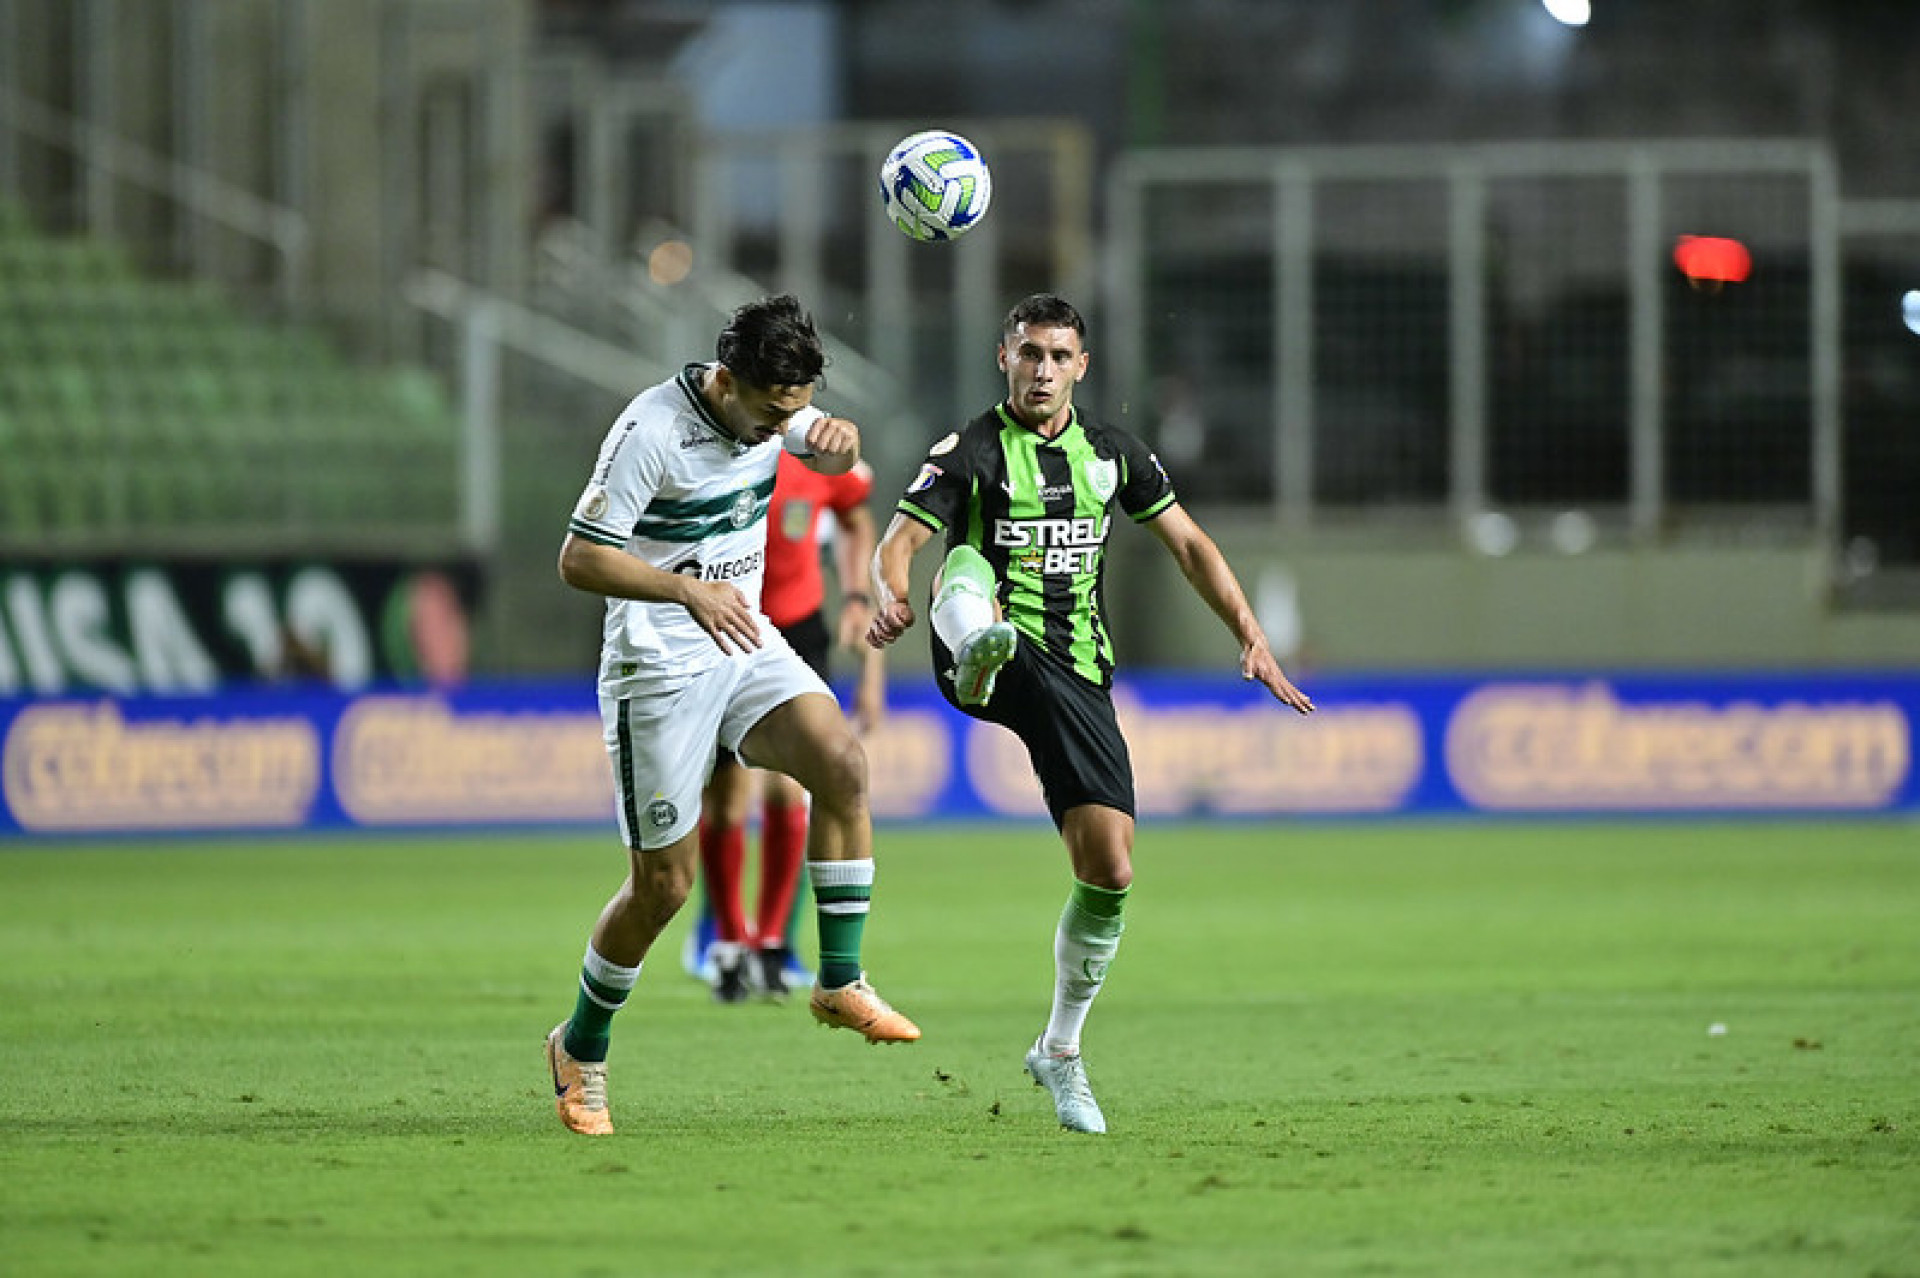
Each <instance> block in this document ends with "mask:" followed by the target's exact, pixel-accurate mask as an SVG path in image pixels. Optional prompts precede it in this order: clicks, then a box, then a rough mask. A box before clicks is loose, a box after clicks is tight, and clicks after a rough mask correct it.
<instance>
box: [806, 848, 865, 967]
mask: <svg viewBox="0 0 1920 1278" xmlns="http://www.w3.org/2000/svg"><path fill="white" fill-rule="evenodd" d="M807 875H808V877H809V878H810V879H811V880H812V882H813V900H814V906H815V914H816V917H818V919H819V920H820V988H821V989H826V990H837V989H839V988H840V987H841V986H842V985H849V984H851V983H853V982H854V981H857V980H859V979H860V939H861V937H862V935H863V934H864V933H865V932H866V930H867V907H868V905H869V904H870V903H871V902H872V900H873V859H872V858H871V857H869V858H867V859H866V860H864V861H809V862H807Z"/></svg>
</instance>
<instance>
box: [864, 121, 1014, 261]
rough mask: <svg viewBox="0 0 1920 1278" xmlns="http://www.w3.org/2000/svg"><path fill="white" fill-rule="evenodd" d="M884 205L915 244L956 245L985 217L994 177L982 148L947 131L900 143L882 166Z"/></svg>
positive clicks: (890, 215)
mask: <svg viewBox="0 0 1920 1278" xmlns="http://www.w3.org/2000/svg"><path fill="white" fill-rule="evenodd" d="M880 199H881V200H882V202H884V203H885V205H886V209H887V216H888V217H890V218H892V219H893V224H894V225H895V226H897V227H899V228H900V229H901V230H902V231H904V232H906V233H907V234H908V235H911V236H912V237H913V238H914V239H916V240H929V241H931V240H955V239H959V238H960V237H961V236H962V235H965V234H966V233H967V232H968V231H970V230H972V229H973V227H974V226H975V225H977V224H978V223H979V221H980V219H981V218H983V217H985V216H986V214H987V205H989V204H990V203H992V202H993V176H992V174H990V173H988V172H987V161H986V158H985V157H984V156H982V155H981V154H980V148H979V147H977V146H975V145H974V144H973V143H971V142H969V141H967V140H966V139H965V138H963V137H961V136H960V135H959V134H958V133H950V132H948V131H947V130H945V129H929V130H927V131H926V132H924V133H916V134H914V135H913V136H911V137H907V138H902V139H901V140H900V143H899V145H898V146H896V147H894V148H893V150H891V151H889V152H888V153H887V160H886V163H884V164H882V165H881V166H880Z"/></svg>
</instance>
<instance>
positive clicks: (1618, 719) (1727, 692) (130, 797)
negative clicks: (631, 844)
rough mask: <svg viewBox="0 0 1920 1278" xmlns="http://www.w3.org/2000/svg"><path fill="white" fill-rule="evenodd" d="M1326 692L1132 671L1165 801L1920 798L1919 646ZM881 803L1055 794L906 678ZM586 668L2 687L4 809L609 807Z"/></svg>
mask: <svg viewBox="0 0 1920 1278" xmlns="http://www.w3.org/2000/svg"><path fill="white" fill-rule="evenodd" d="M1310 682H1311V687H1312V691H1313V694H1314V698H1315V700H1316V702H1317V703H1318V704H1319V706H1320V710H1319V713H1317V714H1315V715H1313V716H1311V717H1308V718H1303V717H1300V716H1298V715H1295V714H1293V713H1292V712H1290V711H1287V710H1284V709H1282V708H1281V707H1279V706H1277V705H1275V704H1274V703H1272V702H1271V701H1269V700H1267V699H1266V698H1265V697H1264V696H1263V695H1260V694H1258V693H1257V691H1256V690H1255V689H1253V688H1251V687H1249V686H1248V685H1246V684H1243V683H1241V682H1240V681H1239V680H1238V679H1234V678H1231V677H1223V678H1195V677H1173V676H1160V675H1152V676H1145V677H1140V678H1133V679H1128V680H1124V681H1122V682H1121V683H1120V684H1119V685H1118V686H1117V687H1116V689H1115V700H1116V704H1117V705H1118V707H1119V711H1120V717H1121V722H1122V724H1123V726H1124V727H1125V729H1126V732H1127V736H1128V739H1129V741H1130V742H1131V743H1132V747H1133V755H1134V770H1135V774H1136V778H1137V781H1138V789H1139V804H1140V811H1141V814H1142V815H1143V816H1151V817H1159V818H1169V817H1172V818H1232V819H1240V818H1252V819H1259V818H1278V817H1288V816H1316V817H1333V816H1390V815H1411V814H1444V813H1454V814H1472V815H1485V816H1508V815H1515V816H1522V815H1551V814H1560V815H1604V814H1681V813H1698V814H1758V813H1797V814H1816V813H1817V814H1829V815H1845V814H1868V813H1907V814H1914V815H1920V780H1916V777H1915V774H1914V768H1913V741H1914V730H1915V725H1916V723H1920V674H1906V673H1898V674H1883V675H1870V674H1833V675H1826V674H1820V675H1737V676H1736V675H1726V676H1706V675H1678V674H1675V675H1625V676H1597V675H1596V676H1556V677H1544V676H1526V677H1514V678H1493V677H1471V678H1470V677H1463V676H1392V677H1368V678H1361V677H1352V676H1340V677H1334V676H1322V677H1318V678H1315V679H1313V680H1311V681H1310ZM891 697H892V701H891V705H890V709H889V714H888V716H887V719H886V720H885V722H884V723H883V725H882V726H881V727H880V728H879V730H878V731H877V732H876V733H875V735H874V736H873V737H871V738H870V739H869V740H868V742H867V751H868V756H869V758H870V760H871V763H872V771H873V787H872V789H873V808H874V812H875V815H876V816H877V817H878V818H880V819H882V820H919V819H943V820H944V819H983V818H1004V819H1032V820H1044V819H1045V811H1044V808H1043V807H1042V805H1041V802H1040V796H1039V791H1038V787H1037V786H1036V784H1035V783H1034V780H1033V776H1032V773H1031V771H1030V769H1029V768H1028V766H1027V760H1026V755H1025V752H1024V750H1023V749H1022V748H1021V746H1020V744H1019V742H1018V741H1016V740H1015V739H1014V738H1013V737H1012V736H1011V735H1010V734H1008V733H1007V732H1005V731H1003V730H1002V729H999V728H996V727H992V726H989V725H985V724H979V723H975V722H973V721H972V720H969V719H966V718H964V717H962V716H961V715H959V714H958V713H956V712H954V711H953V710H952V709H950V708H949V707H948V706H947V705H946V704H945V703H944V702H942V701H941V700H940V699H939V697H938V695H937V694H936V693H935V692H934V690H933V688H932V687H931V685H929V684H924V683H913V684H906V683H902V684H897V685H896V686H894V687H893V688H892V689H891ZM611 823H612V789H611V782H610V774H609V770H608V765H607V759H606V751H605V747H604V745H603V743H602V741H601V729H600V718H599V713H598V710H597V708H596V706H595V704H594V700H593V695H592V691H591V688H590V686H589V685H588V683H587V681H586V680H584V679H583V680H578V681H568V682H566V683H500V684H479V685H474V686H470V687H464V688H461V689H459V690H457V691H448V692H427V691H416V690H389V691H380V692H371V693H361V694H349V693H344V692H339V691H335V690H331V689H326V688H318V687H316V688H312V689H303V688H285V687H281V688H273V689H262V690H258V691H247V692H231V693H221V694H212V695H206V696H191V697H124V698H111V697H108V698H102V697H89V698H75V699H35V700H21V699H15V700H4V701H0V836H21V835H41V834H48V835H62V834H64V835H76V834H106V833H116V832H127V833H131V832H164V831H176V832H183V831H217V830H303V829H381V830H396V829H407V828H425V827H447V826H492V825H513V824H541V825H552V824H562V825H565V824H581V825H595V826H603V827H605V828H609V829H610V828H612V825H611Z"/></svg>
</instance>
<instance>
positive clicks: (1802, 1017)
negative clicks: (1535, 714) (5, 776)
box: [0, 823, 1920, 1278]
mask: <svg viewBox="0 0 1920 1278" xmlns="http://www.w3.org/2000/svg"><path fill="white" fill-rule="evenodd" d="M880 855H881V858H882V860H881V868H880V882H879V887H878V894H877V898H876V903H875V913H874V916H873V920H872V922H871V924H870V926H869V928H868V944H867V959H868V963H869V966H870V968H871V970H872V972H873V974H874V979H875V982H876V984H878V985H879V987H880V988H881V989H882V990H883V991H884V992H885V993H886V994H887V995H888V996H889V997H890V998H892V999H893V1000H894V1001H895V1002H896V1003H897V1004H898V1005H899V1006H900V1007H901V1008H902V1009H904V1010H905V1011H907V1012H908V1013H909V1014H911V1015H912V1016H914V1017H915V1018H916V1019H917V1020H918V1021H919V1022H920V1024H921V1026H922V1028H923V1029H924V1030H925V1031H926V1038H925V1039H924V1040H923V1041H922V1042H920V1043H918V1044H916V1045H913V1046H910V1047H894V1048H875V1047H869V1046H867V1045H865V1044H864V1043H862V1042H861V1041H860V1040H859V1039H857V1038H855V1037H854V1036H852V1035H850V1034H847V1033H844V1032H838V1033H829V1032H826V1031H823V1030H819V1029H816V1028H815V1027H814V1026H813V1025H812V1023H811V1021H810V1020H809V1018H808V1017H807V1015H806V1011H805V1009H804V1007H803V1006H801V1005H800V1004H799V1003H797V1002H796V1003H794V1004H791V1005H788V1006H785V1007H773V1006H765V1005H756V1006H748V1007H719V1006H716V1005H714V1004H713V1003H711V1002H710V1001H709V1000H708V998H707V995H706V992H705V990H704V988H703V987H701V986H699V985H697V984H695V983H693V982H692V981H690V980H688V979H687V978H686V977H684V976H683V975H682V974H681V973H680V969H679V963H678V948H679V941H680V938H681V935H682V933H681V931H680V930H679V928H678V927H676V929H675V930H673V931H671V932H670V933H669V935H668V938H667V943H666V944H665V945H664V946H663V947H662V949H660V950H658V951H656V954H655V957H654V959H653V961H652V964H651V966H650V968H649V970H648V971H647V972H646V974H645V975H643V976H642V978H641V986H640V989H639V990H638V991H636V994H635V996H634V998H633V1001H632V1002H630V1003H629V1004H628V1006H627V1010H626V1011H624V1012H623V1013H622V1014H621V1016H620V1018H619V1020H618V1021H617V1022H616V1025H615V1038H614V1057H613V1062H612V1063H613V1075H612V1080H613V1086H612V1091H613V1104H614V1117H615V1121H616V1123H617V1124H618V1125H619V1128H620V1133H619V1135H617V1136H615V1137H614V1138H612V1139H610V1140H602V1141H590V1140H585V1139H581V1138H578V1137H574V1136H572V1135H571V1134H569V1133H567V1132H566V1131H564V1130H563V1129H562V1128H561V1127H560V1125H559V1122H558V1120H557V1119H556V1118H555V1116H554V1114H553V1110H552V1104H551V1098H550V1094H549V1093H550V1088H549V1087H548V1085H547V1082H546V1078H545V1071H544V1065H543V1063H542V1061H541V1056H540V1040H541V1038H542V1036H543V1035H544V1033H545V1032H546V1030H547V1029H548V1028H549V1027H551V1026H552V1025H553V1024H554V1022H556V1021H557V1020H559V1019H560V1018H561V1017H562V1016H564V1015H565V1014H566V1012H567V1011H568V1010H569V1009H570V1007H571V1003H572V997H573V995H572V990H573V986H574V981H575V977H576V973H577V971H578V962H579V958H580V953H581V950H582V948H583V946H584V943H585V937H586V932H587V928H588V927H589V925H590V923H591V921H592V919H593V916H594V914H595V912H596V911H597V910H598V908H599V906H600V904H601V902H602V900H603V899H604V897H605V895H606V894H607V892H608V891H609V890H611V888H612V887H613V885H614V883H615V881H616V880H617V877H618V875H619V873H620V868H621V859H620V855H619V853H618V851H617V850H616V849H615V848H614V847H613V844H612V840H611V839H610V838H607V837H575V836H571V835H569V836H564V837H556V836H553V835H546V834H542V835H525V836H507V835H501V836H487V837H474V838H458V839H453V838H432V839H429V838H418V839H404V840H374V839H353V840H343V841H333V840H317V839H302V840H285V841H279V840H275V841H239V840H234V841H216V842H207V843H184V842H183V843H169V844H162V845H159V846H134V845H132V844H115V845H105V846H96V845H85V846H82V845H57V846H48V845H13V846H12V847H11V848H9V849H6V850H3V851H0V1071H4V1078H5V1083H4V1086H3V1087H0V1240H4V1241H0V1270H4V1271H5V1272H7V1273H9V1274H19V1275H23V1276H26V1275H49V1274H141V1275H150V1274H191V1275H227V1274H232V1275H241V1274H245V1275H249V1276H254V1275H261V1274H272V1275H303V1274H313V1275H327V1278H338V1276H339V1275H341V1274H349V1275H355V1274H357V1275H374V1274H390V1273H394V1274H399V1273H404V1274H465V1275H474V1274H503V1275H504V1274H511V1275H522V1274H526V1275H532V1274H538V1275H542V1276H543V1278H560V1276H563V1275H600V1274H604V1275H609V1276H614V1275H617V1276H620V1278H629V1276H631V1275H638V1274H721V1273H725V1274H734V1275H738V1274H807V1273H820V1274H835V1275H853V1274H921V1273H925V1274H1026V1273H1041V1272H1051V1273H1072V1274H1076V1275H1099V1274H1151V1275H1161V1274H1224V1273H1246V1274H1278V1273H1287V1274H1363V1273H1364V1274H1394V1273H1407V1274H1415V1273H1418V1274H1429V1273H1431V1274H1472V1275H1488V1274H1528V1275H1534V1274H1562V1273H1576V1272H1577V1273H1585V1274H1599V1275H1609V1274H1661V1275H1667V1274H1703V1275H1706V1274H1711V1275H1729V1276H1731V1275H1743V1276H1744V1275H1752V1274H1793V1275H1799V1274H1807V1275H1813V1274H1821V1275H1824V1274H1856V1275H1903V1274H1904V1275H1914V1274H1920V1064H1917V1063H1920V829H1916V827H1914V826H1911V825H1896V824H1861V825H1817V824H1810V823H1795V824H1753V825H1709V824H1703V823H1695V824H1620V825H1602V824H1589V825H1549V824H1544V823H1543V824H1520V825H1507V826H1498V827H1486V826H1473V825H1464V824H1460V825H1336V824H1325V825H1320V824H1305V825H1300V826H1294V827H1287V828H1272V827H1253V826H1227V827H1215V828H1206V827H1165V826H1152V825H1149V826H1148V827H1147V828H1146V829H1145V830H1144V831H1143V837H1142V839H1141V845H1140V849H1139V856H1138V873H1139V878H1138V883H1137V887H1136V891H1135V893H1134V900H1133V902H1132V905H1131V906H1130V908H1129V930H1128V933H1127V936H1126V940H1125V943H1124V944H1123V946H1122V949H1121V951H1120V957H1119V959H1118V961H1117V962H1116V963H1115V964H1114V969H1113V976H1112V979H1111V980H1110V982H1109V984H1108V988H1107V990H1106V992H1105V993H1104V994H1103V995H1102V997H1101V1001H1100V1003H1099V1005H1098V1006H1097V1007H1096V1009H1095V1012H1094V1015H1093V1019H1092V1021H1091V1023H1090V1025H1089V1029H1088V1035H1087V1041H1086V1051H1087V1060H1088V1063H1089V1066H1090V1070H1091V1073H1092V1077H1093V1081H1094V1084H1095V1087H1096V1089H1097V1091H1098V1094H1099V1096H1100V1098H1101V1101H1102V1103H1103V1105H1104V1106H1105V1108H1106V1111H1107V1115H1108V1119H1109V1122H1110V1124H1111V1126H1112V1129H1113V1131H1112V1134H1111V1135H1109V1136H1107V1137H1105V1138H1089V1137H1083V1136H1075V1135H1072V1134H1069V1133H1065V1132H1062V1131H1060V1130H1059V1129H1058V1128H1057V1127H1056V1125H1055V1124H1054V1121H1053V1116H1052V1110H1051V1106H1050V1105H1049V1104H1048V1102H1047V1099H1046V1097H1045V1096H1044V1094H1042V1093H1041V1092H1039V1091H1037V1090H1036V1089H1034V1088H1033V1087H1032V1086H1031V1085H1030V1084H1028V1083H1027V1082H1026V1080H1025V1078H1024V1076H1023V1075H1022V1073H1021V1072H1020V1057H1021V1054H1022V1052H1023V1050H1024V1049H1025V1047H1026V1046H1027V1044H1028V1043H1029V1042H1030V1041H1031V1040H1032V1038H1033V1036H1034V1034H1035V1033H1036V1032H1037V1031H1038V1029H1039V1028H1040V1025H1041V1023H1042V1021H1043V1020H1044V1016H1045V1006H1046V998H1047V991H1048V988H1049V983H1050V979H1051V978H1050V971H1051V956H1050V948H1049V947H1050V937H1051V931H1052V926H1053V920H1054V918H1055V917H1056V916H1057V914H1058V911H1059V908H1060V905H1061V903H1062V902H1063V901H1064V899H1065V895H1066V872H1065V868H1064V867H1065V858H1064V854H1063V853H1062V852H1061V851H1060V850H1059V848H1058V847H1057V845H1056V844H1055V842H1054V839H1053V836H1052V834H1051V832H1050V831H1049V830H1046V829H1044V828H1031V827H1019V828H1001V827H988V826H981V827H956V828H942V829H933V830H915V831H909V830H885V831H883V832H882V837H881V840H880ZM1716 1025H1717V1026H1723V1027H1724V1033H1716V1034H1710V1033H1709V1027H1710V1026H1716Z"/></svg>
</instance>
